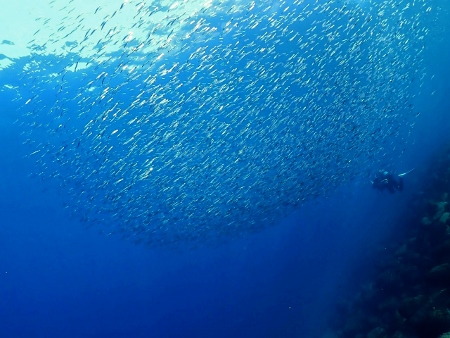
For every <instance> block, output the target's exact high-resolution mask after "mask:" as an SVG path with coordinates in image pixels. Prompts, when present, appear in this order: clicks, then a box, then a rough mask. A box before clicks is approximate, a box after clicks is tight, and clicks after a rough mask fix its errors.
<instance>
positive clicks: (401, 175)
mask: <svg viewBox="0 0 450 338" xmlns="http://www.w3.org/2000/svg"><path fill="white" fill-rule="evenodd" d="M414 169H415V168H412V169H411V170H409V171H407V172H406V173H403V174H400V175H398V177H403V176H405V175H408V174H409V173H410V172H411V171H413V170H414Z"/></svg>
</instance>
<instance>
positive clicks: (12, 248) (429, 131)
mask: <svg viewBox="0 0 450 338" xmlns="http://www.w3.org/2000/svg"><path fill="white" fill-rule="evenodd" d="M440 13H441V14H440V15H441V16H440V18H439V21H438V25H441V26H437V27H430V29H432V32H431V33H430V35H429V40H427V44H428V45H429V46H428V47H427V49H426V50H425V52H424V54H425V55H424V66H425V67H426V69H427V73H428V75H429V76H428V77H427V79H429V78H430V77H431V74H434V78H433V79H432V80H429V81H426V82H425V84H424V85H423V86H422V87H421V88H414V87H412V90H414V91H415V92H414V93H413V94H414V95H415V98H414V100H413V101H414V105H415V108H414V109H415V111H416V112H419V113H420V114H419V116H418V117H417V118H416V120H415V127H414V128H413V129H412V132H411V134H409V135H408V142H406V143H405V144H406V145H405V146H404V148H403V149H395V147H391V149H387V150H386V152H391V153H396V154H397V153H398V154H401V159H399V163H395V162H394V163H392V162H390V163H389V165H391V166H392V168H393V169H395V170H396V171H397V172H400V171H406V170H409V169H412V168H415V171H414V172H413V173H411V174H410V175H408V176H407V177H406V178H405V184H406V187H405V191H403V192H402V193H396V194H394V195H390V194H387V193H385V194H383V193H379V192H378V191H374V190H373V189H371V187H370V177H367V174H366V173H364V175H361V176H359V177H356V178H355V179H349V180H347V181H345V182H344V183H343V184H342V185H340V186H338V187H336V189H333V191H332V192H331V193H327V194H326V195H327V196H326V197H325V196H320V195H319V196H318V197H317V198H314V199H309V200H307V201H306V202H305V203H304V204H303V205H302V206H300V207H298V208H297V209H296V210H295V211H290V212H289V213H288V215H286V216H283V217H281V218H279V219H278V220H277V221H276V223H275V224H273V225H272V226H270V227H267V228H264V229H262V230H258V231H254V232H253V231H250V232H249V233H246V232H244V233H243V234H240V235H239V236H235V237H230V238H226V239H225V240H224V241H223V242H220V243H215V242H214V243H201V242H200V243H197V242H196V243H194V244H192V243H185V242H180V244H179V245H175V246H170V247H164V246H163V247H153V246H146V245H145V244H141V245H139V244H138V245H136V244H134V243H133V242H132V241H129V240H126V239H122V236H121V234H120V233H119V234H114V235H111V236H108V235H106V234H105V233H104V232H103V233H100V232H101V230H104V229H103V228H101V227H97V225H96V224H89V222H82V221H81V220H80V217H77V216H76V215H73V214H72V213H71V212H70V208H71V205H70V204H69V206H68V207H64V203H65V201H66V198H67V197H66V191H64V189H65V188H67V187H65V186H64V185H60V184H59V183H58V181H57V180H48V179H42V178H41V177H40V176H39V175H36V173H39V172H40V171H42V170H44V169H42V168H40V167H38V166H37V164H36V161H35V159H34V158H32V157H29V156H27V155H28V154H29V153H30V148H29V146H27V145H24V144H23V143H24V138H23V136H22V135H21V134H23V132H24V129H25V130H26V128H29V126H28V124H27V123H29V121H28V120H27V118H25V117H24V110H23V109H24V106H23V103H24V102H23V101H21V100H14V98H15V97H16V96H15V95H13V94H11V92H10V91H8V90H3V91H0V102H1V107H2V113H1V116H0V143H1V144H2V146H1V147H0V158H1V163H2V166H1V168H0V189H1V190H0V191H1V195H0V212H1V215H0V225H1V226H0V293H1V294H0V337H12V338H14V337H68V338H71V337H218V338H220V337H319V336H321V335H322V334H323V333H324V331H325V330H326V326H327V325H326V318H328V316H331V315H333V313H334V312H333V311H334V310H335V309H336V303H337V302H338V301H339V300H340V299H343V298H345V297H351V295H352V294H353V293H354V291H355V288H357V287H358V285H359V283H360V282H361V281H362V280H364V279H365V278H366V277H367V278H368V277H369V276H370V274H371V272H372V271H373V270H372V269H373V266H374V265H375V264H376V261H377V256H376V254H377V252H379V251H380V248H382V247H383V246H384V245H388V243H389V240H390V239H392V236H394V235H395V233H396V229H399V228H401V227H403V226H405V225H404V224H403V223H402V219H403V218H405V217H406V216H405V215H407V214H408V209H407V205H408V204H407V202H408V199H409V198H410V197H411V196H413V195H414V193H415V192H417V191H418V190H419V189H420V186H421V179H422V177H423V176H422V175H425V174H426V173H425V168H427V166H428V164H429V162H428V160H429V157H430V156H431V155H432V154H433V151H434V150H436V149H438V148H439V146H441V145H443V144H445V143H446V142H449V141H450V139H449V137H448V130H450V129H449V128H450V115H449V111H450V104H449V103H448V102H447V101H448V93H449V90H450V88H449V83H450V82H449V81H448V78H449V76H450V67H449V66H448V64H447V60H448V59H449V58H448V57H449V56H450V53H449V48H448V46H449V45H450V44H449V42H450V41H448V37H447V36H445V34H442V31H445V30H446V29H447V27H445V26H444V24H445V22H447V21H449V22H450V20H446V16H445V15H446V12H445V11H444V10H441V12H440ZM17 15H19V14H17ZM447 32H448V30H447ZM5 38H7V37H5ZM0 39H1V37H0ZM282 52H283V51H279V53H282ZM0 53H1V51H0ZM21 62H24V61H23V60H21V59H18V60H16V65H15V66H12V67H11V68H9V69H5V70H0V86H3V85H4V84H14V85H17V86H18V89H17V90H18V91H19V92H20V93H21V94H23V96H24V97H26V95H27V91H28V88H29V87H28V88H26V87H21V83H20V81H21V80H20V79H18V78H16V77H15V75H14V74H15V73H14V71H15V70H17V69H19V68H20V67H19V66H18V65H20V63H21ZM69 81H70V79H69ZM73 81H77V79H73ZM324 86H325V84H324ZM41 89H42V91H46V90H49V93H48V95H43V96H42V97H43V98H44V102H42V103H41V104H40V106H41V107H42V106H45V105H46V103H48V105H51V104H52V100H53V96H52V95H53V94H52V92H51V89H50V86H49V88H44V87H42V88H41ZM432 93H433V95H432ZM45 100H48V101H45ZM400 120H401V119H400ZM50 123H51V122H50ZM42 140H44V141H45V140H46V139H45V137H43V138H42V139H41V141H42ZM377 165H378V164H376V165H375V166H374V168H373V170H374V171H375V170H378V169H379V168H378V167H377ZM64 170H68V171H69V172H70V169H67V168H66V169H64ZM63 174H64V171H63ZM86 203H87V202H86Z"/></svg>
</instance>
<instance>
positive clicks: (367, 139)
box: [19, 0, 433, 246]
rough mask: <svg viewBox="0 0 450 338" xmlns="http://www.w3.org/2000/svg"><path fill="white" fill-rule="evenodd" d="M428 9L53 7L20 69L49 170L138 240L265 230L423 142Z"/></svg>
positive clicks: (77, 210) (75, 204)
mask: <svg viewBox="0 0 450 338" xmlns="http://www.w3.org/2000/svg"><path fill="white" fill-rule="evenodd" d="M428 2H429V1H428V0H396V1H394V0H377V1H374V0H367V1H363V0H361V1H356V0H355V1H351V0H348V1H347V0H346V1H344V0H292V1H269V0H261V1H214V0H209V1H190V2H188V1H178V2H176V1H175V2H168V1H110V2H105V4H104V5H102V6H94V5H86V6H87V7H86V8H84V10H83V11H81V12H80V10H79V9H78V7H77V1H74V0H72V1H64V2H63V1H61V2H60V1H58V0H53V1H52V2H51V6H52V8H53V10H55V11H59V12H60V13H62V14H64V15H61V16H60V17H58V19H55V18H54V17H49V18H42V19H41V22H42V25H43V29H42V30H38V31H37V32H35V33H34V36H33V40H32V41H30V42H29V44H28V46H29V49H30V50H31V51H32V52H31V56H30V57H29V58H28V60H27V63H26V65H25V66H24V69H23V72H22V74H19V76H20V77H21V82H22V83H23V85H24V88H25V90H26V91H25V94H24V95H23V97H22V101H23V105H22V106H23V117H22V118H21V120H22V121H23V125H24V142H25V143H26V144H28V146H29V147H30V157H33V158H34V159H35V160H36V162H37V163H38V168H39V170H37V172H36V174H37V176H39V177H41V178H42V179H51V180H55V182H57V184H58V186H59V189H60V191H62V192H63V196H64V197H63V198H64V203H65V206H66V208H67V209H68V210H69V212H70V213H72V214H73V215H75V217H77V218H79V219H80V220H82V221H83V222H85V223H86V224H87V225H88V226H98V227H99V228H100V229H102V230H103V231H104V232H105V233H107V234H112V233H120V234H122V236H124V237H126V238H129V239H130V240H132V241H135V242H137V243H145V244H147V245H151V246H157V245H166V244H173V243H178V242H180V241H182V242H186V241H187V242H191V241H194V242H199V241H200V242H202V241H208V240H214V239H218V238H219V239H220V238H227V237H230V236H231V237H234V236H239V235H241V234H244V233H248V232H253V231H258V230H260V229H263V228H265V227H267V226H268V225H271V224H273V223H274V222H276V221H277V220H279V219H280V218H281V217H283V216H286V215H288V214H289V213H291V212H293V211H294V210H295V209H297V208H298V207H299V206H301V205H302V204H304V203H305V202H306V201H309V200H311V199H313V198H315V197H317V196H324V195H327V194H328V193H330V192H331V191H334V190H335V189H336V188H338V187H339V186H341V185H342V184H346V183H348V182H349V181H351V180H352V179H354V178H355V177H357V176H358V175H360V174H361V173H364V174H367V173H369V172H370V171H371V170H373V169H374V163H377V162H381V161H384V160H386V159H388V160H389V156H390V151H391V149H392V148H393V147H394V148H395V147H397V146H401V145H402V144H405V143H406V142H407V136H408V133H409V132H410V130H411V127H412V126H413V125H414V121H415V115H416V111H415V109H414V97H415V95H417V92H418V91H420V87H421V86H422V85H423V82H424V81H425V80H426V70H425V68H424V66H423V54H424V49H425V42H424V41H425V39H426V36H427V34H428V33H429V27H428V25H427V23H428V22H429V20H431V19H430V17H431V16H432V15H433V8H432V7H430V4H428ZM193 3H199V4H201V6H198V7H195V8H194V7H193ZM58 6H60V7H58ZM89 6H92V8H91V7H89ZM50 26H51V27H55V29H54V30H53V33H52V34H50V36H49V35H48V34H47V33H45V34H44V33H43V32H44V31H45V32H47V31H48V30H45V29H44V28H45V27H50ZM44 41H45V42H44Z"/></svg>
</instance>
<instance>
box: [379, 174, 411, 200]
mask: <svg viewBox="0 0 450 338" xmlns="http://www.w3.org/2000/svg"><path fill="white" fill-rule="evenodd" d="M413 170H414V169H411V170H410V171H407V172H406V173H403V174H400V175H397V176H395V175H394V174H392V173H390V172H388V171H386V170H379V171H378V172H377V174H376V175H375V178H374V179H373V181H371V182H372V188H375V189H378V190H380V191H383V190H385V189H387V190H389V192H390V193H391V194H393V193H395V191H396V190H398V191H402V190H403V176H405V175H406V174H409V173H410V172H411V171H413Z"/></svg>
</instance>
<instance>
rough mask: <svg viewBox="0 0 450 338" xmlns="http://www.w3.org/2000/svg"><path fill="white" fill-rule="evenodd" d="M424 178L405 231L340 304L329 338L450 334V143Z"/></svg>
mask: <svg viewBox="0 0 450 338" xmlns="http://www.w3.org/2000/svg"><path fill="white" fill-rule="evenodd" d="M422 181H423V187H422V188H421V191H418V192H417V193H416V194H415V197H414V198H413V200H412V201H411V209H410V210H412V212H411V215H410V218H409V219H407V220H406V219H405V222H408V227H407V228H408V231H407V233H405V236H404V237H403V238H402V239H401V240H400V241H397V243H396V244H395V245H394V246H393V247H392V248H391V250H390V251H389V253H388V256H387V259H386V256H385V258H384V259H383V260H382V262H381V263H380V264H379V266H378V267H377V271H376V274H375V276H374V278H373V279H372V280H370V281H367V282H366V284H365V285H364V286H363V287H362V288H361V290H360V291H359V293H357V295H356V296H355V297H354V299H347V300H345V301H343V302H342V304H340V311H339V314H336V316H335V317H334V318H333V320H332V321H331V324H330V327H331V329H330V331H329V334H328V335H327V337H336V338H348V337H352V338H353V337H356V338H388V337H389V338H392V337H394V338H450V197H449V196H450V146H448V147H447V148H445V149H444V150H442V151H441V152H440V153H439V154H438V155H437V156H436V157H435V158H434V159H433V161H432V166H431V167H430V168H429V169H428V172H427V173H426V174H425V178H424V179H423V180H422Z"/></svg>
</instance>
